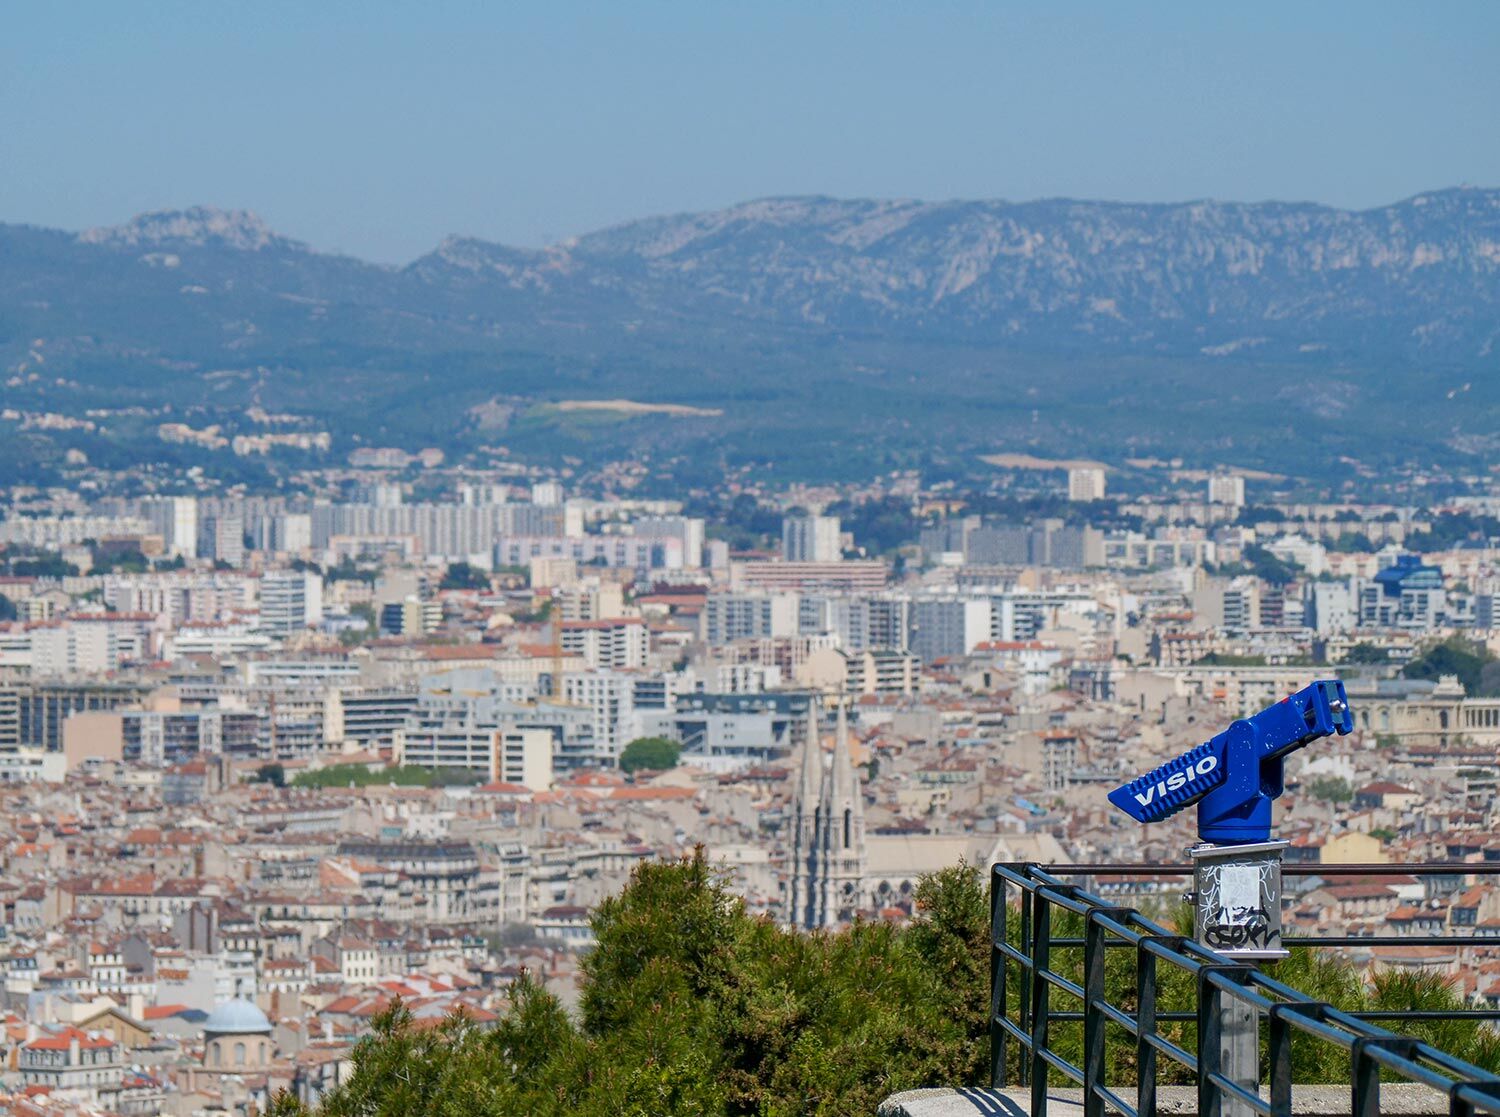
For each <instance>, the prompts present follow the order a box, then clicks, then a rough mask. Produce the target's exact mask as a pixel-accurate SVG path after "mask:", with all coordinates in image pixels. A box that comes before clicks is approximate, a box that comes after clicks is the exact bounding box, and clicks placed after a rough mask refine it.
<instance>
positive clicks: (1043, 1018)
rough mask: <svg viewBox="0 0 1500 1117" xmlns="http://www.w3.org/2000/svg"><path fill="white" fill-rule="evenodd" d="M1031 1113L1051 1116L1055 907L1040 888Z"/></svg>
mask: <svg viewBox="0 0 1500 1117" xmlns="http://www.w3.org/2000/svg"><path fill="white" fill-rule="evenodd" d="M1031 903H1032V916H1031V941H1032V949H1031V981H1030V985H1031V1059H1030V1060H1029V1062H1030V1063H1031V1117H1047V1060H1046V1059H1044V1058H1042V1052H1044V1051H1046V1050H1047V1023H1048V1021H1047V1004H1048V1001H1049V1000H1050V993H1051V989H1052V986H1051V985H1050V984H1049V983H1048V982H1047V980H1046V978H1045V977H1044V976H1043V975H1044V974H1045V973H1046V972H1047V971H1048V970H1049V969H1051V968H1052V908H1051V905H1050V904H1048V902H1047V899H1046V897H1045V896H1043V895H1042V890H1041V889H1040V888H1037V889H1035V890H1034V891H1033V892H1032V893H1031Z"/></svg>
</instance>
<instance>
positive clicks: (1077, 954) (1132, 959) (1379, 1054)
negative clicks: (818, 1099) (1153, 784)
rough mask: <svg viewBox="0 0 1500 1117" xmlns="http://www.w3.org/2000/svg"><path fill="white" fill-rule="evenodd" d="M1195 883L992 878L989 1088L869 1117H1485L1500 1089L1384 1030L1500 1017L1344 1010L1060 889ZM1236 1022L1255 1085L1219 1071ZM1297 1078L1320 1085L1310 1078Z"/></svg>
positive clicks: (1486, 1075)
mask: <svg viewBox="0 0 1500 1117" xmlns="http://www.w3.org/2000/svg"><path fill="white" fill-rule="evenodd" d="M1283 871H1284V872H1285V873H1286V874H1287V875H1288V876H1298V875H1303V876H1305V875H1309V874H1316V875H1338V876H1379V875H1382V874H1387V875H1389V874H1406V875H1412V876H1417V877H1443V876H1447V877H1454V876H1458V877H1466V876H1495V875H1500V863H1488V862H1486V863H1468V862H1463V863H1432V864H1406V865H1295V864H1288V865H1286V866H1285V867H1284V870H1283ZM1192 872H1193V868H1192V866H1190V865H1136V866H1126V865H1071V866H1058V867H1045V868H1044V867H1042V866H1038V865H1032V864H1017V865H996V866H995V867H994V868H993V869H992V871H991V877H990V929H991V962H990V1083H989V1087H988V1088H971V1087H965V1088H947V1089H925V1090H910V1091H906V1092H904V1093H900V1094H896V1095H894V1096H892V1097H890V1098H888V1099H887V1100H886V1101H885V1102H884V1103H882V1105H881V1106H880V1108H879V1110H878V1113H879V1114H880V1117H970V1115H973V1114H992V1115H1009V1117H1020V1115H1028V1117H1049V1115H1050V1117H1073V1115H1077V1117H1104V1115H1105V1114H1123V1115H1124V1117H1155V1115H1158V1114H1183V1115H1186V1114H1201V1115H1203V1117H1242V1115H1245V1117H1248V1115H1251V1114H1254V1115H1256V1117H1320V1115H1325V1114H1326V1115H1329V1117H1333V1115H1335V1114H1337V1115H1339V1117H1343V1115H1346V1114H1347V1115H1352V1117H1376V1115H1378V1114H1383V1113H1384V1114H1449V1115H1452V1117H1470V1115H1473V1114H1480V1113H1487V1114H1497V1115H1500V1075H1497V1074H1496V1073H1493V1072H1491V1071H1489V1070H1486V1069H1484V1068H1481V1067H1479V1066H1475V1065H1473V1064H1472V1063H1470V1062H1466V1061H1465V1060H1463V1059H1461V1058H1459V1057H1457V1056H1456V1055H1454V1054H1452V1053H1450V1052H1447V1051H1444V1050H1442V1049H1440V1048H1439V1047H1437V1046H1434V1045H1433V1044H1432V1043H1429V1042H1427V1041H1426V1040H1423V1039H1419V1038H1416V1037H1414V1036H1411V1035H1404V1034H1402V1033H1401V1032H1400V1031H1399V1030H1398V1029H1400V1028H1401V1027H1402V1026H1403V1025H1404V1024H1405V1025H1416V1024H1420V1025H1421V1026H1422V1027H1432V1026H1434V1025H1438V1024H1442V1023H1445V1022H1446V1023H1453V1022H1471V1023H1472V1024H1473V1025H1474V1026H1475V1027H1482V1028H1488V1027H1493V1025H1494V1022H1495V1021H1497V1020H1500V1009H1495V1008H1478V1007H1472V1008H1470V1007H1466V1008H1445V1009H1413V1010H1410V1011H1345V1010H1343V1009H1340V1008H1337V1007H1335V1006H1333V1005H1331V1004H1328V1003H1325V1002H1322V1001H1319V1000H1316V999H1314V998H1312V997H1310V996H1308V995H1306V994H1305V993H1303V992H1301V991H1299V990H1297V989H1295V988H1293V987H1292V986H1290V985H1288V984H1285V983H1283V982H1281V981H1278V980H1276V979H1275V978H1273V977H1271V976H1269V975H1268V974H1267V973H1265V972H1263V971H1262V969H1261V968H1260V967H1259V966H1257V965H1256V964H1254V963H1253V962H1251V961H1247V960H1246V959H1244V958H1240V959H1236V958H1233V957H1230V956H1228V955H1227V954H1223V953H1220V952H1218V951H1216V950H1214V949H1212V948H1210V947H1207V946H1204V945H1202V944H1200V943H1198V942H1195V941H1194V940H1193V938H1192V937H1191V936H1189V935H1184V934H1182V933H1180V932H1177V931H1173V930H1171V929H1169V928H1167V927H1163V926H1161V925H1160V924H1158V923H1156V922H1154V921H1153V920H1152V919H1149V918H1147V917H1146V916H1144V915H1142V914H1141V913H1140V912H1139V911H1137V910H1135V909H1133V908H1128V907H1121V906H1118V905H1116V904H1112V903H1110V902H1109V901H1108V900H1105V899H1103V898H1101V897H1100V896H1098V895H1096V894H1094V893H1092V892H1090V891H1088V890H1087V889H1086V888H1085V887H1084V886H1083V884H1081V883H1074V881H1077V880H1087V878H1094V877H1099V876H1106V875H1107V876H1113V877H1116V878H1118V877H1122V876H1124V877H1129V876H1139V877H1143V878H1144V877H1150V878H1160V877H1162V876H1166V875H1181V876H1182V877H1184V878H1185V879H1187V878H1190V877H1191V875H1192ZM1065 878H1067V879H1065ZM1282 944H1283V945H1284V946H1286V947H1289V948H1298V947H1322V948H1329V949H1332V948H1338V947H1348V946H1361V947H1369V948H1376V949H1378V948H1381V947H1408V946H1412V945H1427V944H1442V945H1451V946H1453V947H1455V948H1465V947H1468V948H1473V949H1486V948H1487V949H1490V950H1494V949H1496V948H1500V941H1497V940H1496V938H1495V937H1493V936H1485V935H1462V934H1442V935H1416V936H1414V935H1409V934H1407V935H1400V936H1365V935H1360V936H1324V937H1304V936H1289V937H1287V938H1285V939H1284V940H1282ZM1106 975H1108V977H1109V981H1108V983H1106ZM1236 1009H1240V1010H1243V1012H1244V1014H1245V1020H1246V1021H1247V1023H1246V1027H1247V1028H1249V1029H1251V1033H1252V1036H1253V1044H1252V1047H1251V1054H1252V1057H1251V1059H1250V1062H1251V1063H1252V1064H1254V1067H1253V1070H1252V1072H1251V1073H1253V1075H1254V1078H1253V1080H1247V1079H1246V1078H1245V1077H1244V1076H1243V1074H1238V1075H1237V1074H1233V1073H1232V1072H1231V1071H1230V1069H1229V1065H1230V1060H1231V1043H1232V1041H1231V1038H1230V1037H1229V1036H1228V1035H1227V1034H1226V1032H1225V1030H1224V1028H1223V1021H1225V1020H1226V1019H1230V1018H1231V1015H1232V1013H1233V1012H1234V1011H1235V1010H1236ZM1226 1013H1229V1014H1231V1015H1226ZM1497 1046H1500V1039H1497ZM1257 1053H1258V1055H1257ZM1112 1054H1113V1055H1114V1056H1115V1057H1114V1058H1111V1055H1112ZM1294 1054H1295V1056H1296V1057H1295V1058H1294ZM1313 1056H1316V1058H1314V1059H1313V1061H1311V1062H1310V1061H1309V1058H1310V1057H1313ZM1318 1060H1321V1061H1318ZM1309 1066H1314V1067H1316V1068H1317V1070H1316V1071H1315V1072H1313V1073H1311V1074H1309V1072H1308V1071H1307V1069H1306V1068H1307V1067H1309ZM1340 1067H1347V1071H1345V1072H1343V1073H1340V1072H1339V1070H1338V1068H1340ZM1330 1068H1332V1071H1331V1072H1330ZM1299 1077H1300V1078H1302V1079H1306V1078H1308V1077H1312V1078H1316V1079H1317V1081H1305V1080H1303V1081H1299V1080H1298V1079H1299Z"/></svg>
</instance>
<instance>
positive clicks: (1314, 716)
mask: <svg viewBox="0 0 1500 1117" xmlns="http://www.w3.org/2000/svg"><path fill="white" fill-rule="evenodd" d="M1353 728H1354V718H1353V716H1352V715H1351V714H1350V712H1349V700H1348V699H1347V698H1346V697H1345V695H1344V684H1343V683H1342V682H1340V681H1339V680H1337V679H1323V680H1320V681H1318V682H1315V683H1313V684H1312V685H1311V686H1308V687H1304V688H1303V689H1302V690H1299V691H1298V692H1297V693H1296V694H1293V695H1291V696H1289V697H1287V698H1283V699H1282V700H1281V701H1280V702H1278V703H1276V704H1275V705H1274V706H1268V707H1266V708H1265V709H1264V710H1262V711H1261V712H1260V713H1258V714H1255V715H1254V716H1253V717H1248V718H1242V719H1241V720H1239V721H1237V722H1235V723H1234V724H1233V725H1231V726H1230V727H1229V728H1228V729H1226V730H1224V732H1222V733H1220V734H1218V735H1217V736H1215V737H1212V738H1210V739H1209V740H1207V741H1204V742H1203V744H1201V745H1199V746H1198V747H1197V748H1194V749H1190V750H1188V751H1187V752H1185V753H1183V754H1182V755H1181V756H1179V757H1177V758H1176V759H1175V760H1169V761H1167V762H1166V763H1165V764H1163V765H1162V766H1161V767H1159V768H1157V769H1155V770H1154V771H1151V772H1147V773H1146V774H1145V775H1144V776H1138V777H1137V778H1135V779H1133V780H1131V781H1130V782H1129V783H1127V784H1125V785H1124V786H1123V787H1117V788H1116V789H1115V790H1114V791H1111V792H1110V793H1109V801H1110V802H1111V803H1113V804H1114V805H1115V806H1117V807H1119V808H1120V809H1121V810H1122V811H1124V812H1125V813H1126V814H1128V815H1130V817H1131V818H1133V819H1135V820H1136V821H1137V822H1160V821H1161V820H1162V819H1164V818H1170V817H1171V816H1172V815H1174V814H1176V813H1177V812H1178V811H1180V810H1182V809H1183V808H1184V807H1188V806H1191V805H1192V804H1194V803H1197V804H1198V836H1199V837H1200V838H1202V839H1203V841H1205V842H1213V843H1215V844H1218V845H1242V844H1246V843H1251V842H1265V841H1269V840H1270V837H1271V802H1272V800H1274V799H1275V798H1276V797H1277V796H1279V795H1280V794H1281V792H1282V770H1281V769H1282V762H1283V761H1284V760H1285V758H1286V755H1287V754H1288V753H1289V752H1292V751H1294V750H1295V749H1300V748H1301V747H1302V746H1303V745H1306V744H1309V743H1311V742H1312V741H1316V740H1318V739H1319V738H1320V737H1328V736H1331V735H1332V734H1334V733H1338V734H1340V735H1342V734H1345V733H1348V732H1349V731H1350V730H1352V729H1353Z"/></svg>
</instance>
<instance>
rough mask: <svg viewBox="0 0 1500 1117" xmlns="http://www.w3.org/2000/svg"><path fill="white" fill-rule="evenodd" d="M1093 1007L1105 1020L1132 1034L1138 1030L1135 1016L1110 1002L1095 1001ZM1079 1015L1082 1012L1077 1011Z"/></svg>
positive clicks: (1138, 1026)
mask: <svg viewBox="0 0 1500 1117" xmlns="http://www.w3.org/2000/svg"><path fill="white" fill-rule="evenodd" d="M1094 1009H1095V1011H1097V1012H1098V1013H1100V1014H1101V1015H1102V1016H1103V1017H1104V1018H1105V1019H1106V1020H1108V1021H1110V1022H1111V1023H1114V1024H1118V1025H1119V1026H1120V1027H1122V1028H1124V1029H1125V1030H1126V1031H1127V1032H1129V1033H1130V1034H1131V1035H1132V1036H1133V1035H1135V1034H1136V1032H1138V1031H1139V1030H1140V1025H1139V1024H1138V1023H1137V1021H1136V1019H1135V1017H1133V1016H1131V1015H1130V1014H1129V1013H1128V1012H1126V1011H1125V1010H1124V1009H1119V1008H1116V1007H1115V1006H1114V1005H1112V1004H1110V1003H1109V1002H1107V1001H1095V1002H1094ZM1079 1015H1080V1016H1081V1015H1083V1014H1082V1013H1079ZM1157 1019H1158V1020H1159V1019H1161V1017H1160V1016H1158V1017H1157Z"/></svg>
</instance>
